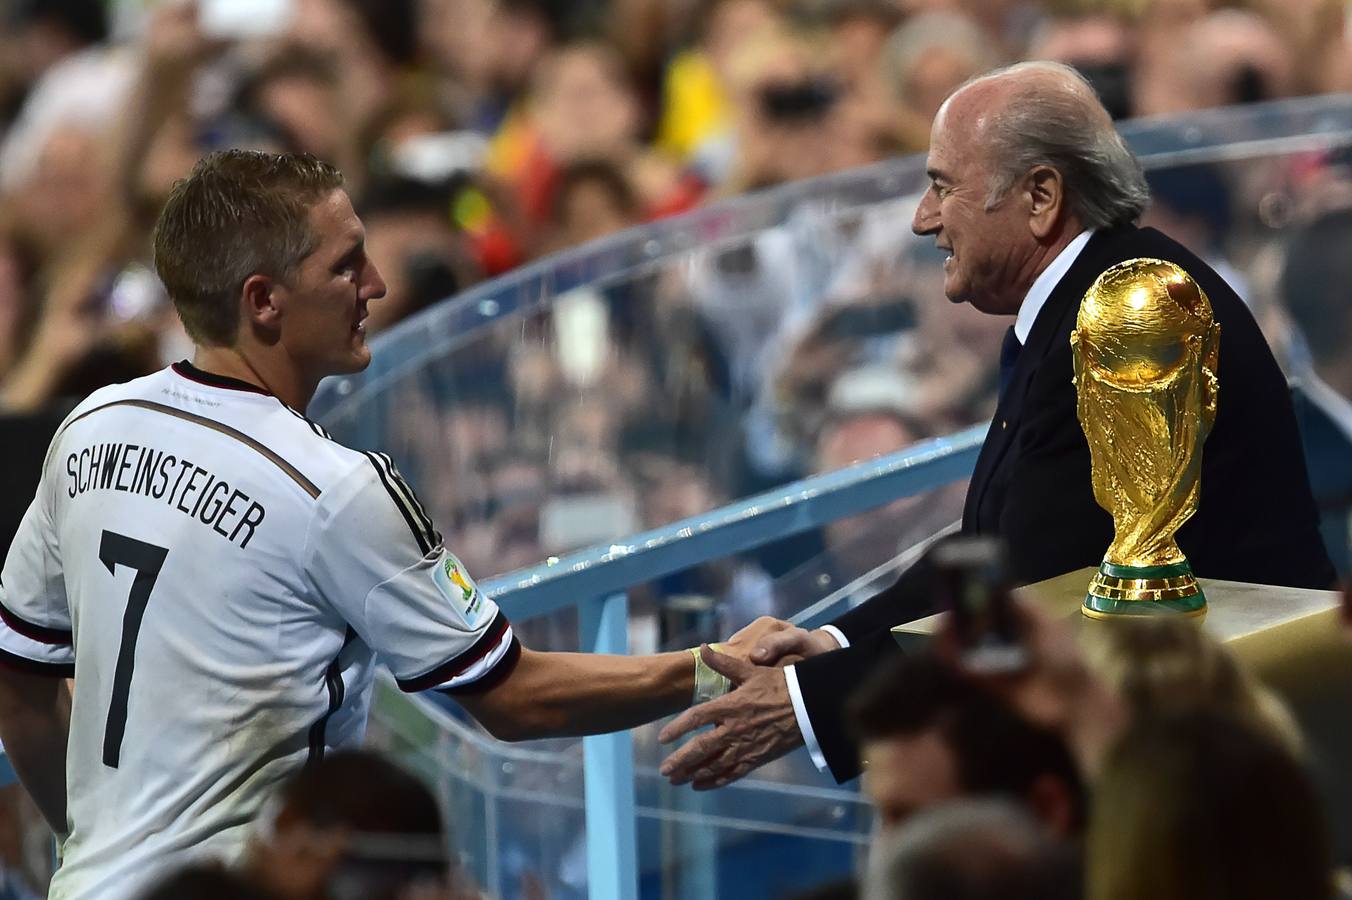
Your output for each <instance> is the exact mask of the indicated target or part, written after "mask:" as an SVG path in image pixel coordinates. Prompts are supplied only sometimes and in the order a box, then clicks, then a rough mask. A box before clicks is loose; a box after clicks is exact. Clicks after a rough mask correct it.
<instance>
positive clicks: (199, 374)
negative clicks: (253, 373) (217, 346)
mask: <svg viewBox="0 0 1352 900" xmlns="http://www.w3.org/2000/svg"><path fill="white" fill-rule="evenodd" d="M170 368H171V369H173V370H174V372H175V373H176V374H177V375H179V376H181V377H183V378H186V379H188V380H189V381H195V382H197V383H198V384H205V385H209V386H211V387H218V388H227V389H229V390H232V391H243V392H245V393H249V394H262V395H264V396H266V397H270V396H272V392H271V391H269V390H265V389H264V388H261V387H259V386H258V385H256V384H250V383H249V382H247V381H244V380H243V379H240V378H231V377H230V376H229V375H218V374H216V373H215V372H208V371H206V370H205V369H199V368H197V366H194V365H193V364H192V363H190V362H188V361H187V360H186V359H181V360H179V361H178V362H176V363H174V364H173V365H172V366H170Z"/></svg>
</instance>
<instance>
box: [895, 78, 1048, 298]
mask: <svg viewBox="0 0 1352 900" xmlns="http://www.w3.org/2000/svg"><path fill="white" fill-rule="evenodd" d="M987 106H989V104H987ZM988 112H989V110H988V109H982V107H981V104H980V102H977V101H972V100H970V99H969V98H968V97H966V96H963V95H962V94H958V95H955V96H954V97H953V98H951V99H950V100H949V101H948V102H946V103H945V104H944V105H943V107H942V108H941V109H940V110H939V114H938V116H936V117H935V120H934V127H933V129H932V131H931V134H930V149H929V156H928V158H927V159H926V169H927V170H928V174H929V177H930V187H929V190H927V191H925V193H924V195H923V196H922V197H921V198H920V205H919V206H918V207H917V208H916V211H915V218H914V219H913V220H912V222H911V230H912V231H914V232H915V233H916V234H919V235H932V236H933V237H934V243H935V245H936V246H937V247H938V248H939V249H941V250H945V251H947V252H948V254H949V256H948V258H947V259H945V260H944V295H945V296H946V297H948V299H949V300H951V301H952V302H954V303H970V304H972V305H973V306H975V307H976V308H977V309H979V310H981V311H982V312H986V313H995V314H1012V313H1015V312H1017V311H1018V309H1019V304H1020V302H1022V300H1023V295H1024V294H1025V293H1026V292H1027V290H1028V288H1029V287H1030V286H1031V285H1032V278H1031V277H1030V275H1029V272H1030V267H1029V263H1030V260H1031V258H1032V252H1031V251H1032V250H1034V249H1035V248H1036V246H1037V244H1036V241H1035V240H1034V238H1033V235H1032V232H1031V230H1030V229H1029V222H1028V215H1027V213H1026V211H1025V209H1024V204H1022V203H1020V202H1019V200H1020V197H1019V193H1018V190H1017V189H1015V190H1011V191H1010V192H1009V194H1008V195H1007V196H1005V197H1004V198H1001V199H1000V200H998V201H997V202H996V203H995V204H994V205H991V204H989V203H988V200H989V199H990V187H991V182H992V173H993V170H994V168H995V167H994V165H993V160H991V159H989V156H990V153H989V152H988V150H987V147H986V146H985V144H984V142H982V141H981V139H980V134H981V132H982V131H983V130H984V129H983V127H982V126H983V123H982V121H981V117H982V114H983V113H988Z"/></svg>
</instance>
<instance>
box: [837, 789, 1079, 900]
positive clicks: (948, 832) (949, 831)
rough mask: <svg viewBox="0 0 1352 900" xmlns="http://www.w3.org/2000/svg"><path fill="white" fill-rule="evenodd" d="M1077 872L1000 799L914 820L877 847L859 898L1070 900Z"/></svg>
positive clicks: (1033, 824)
mask: <svg viewBox="0 0 1352 900" xmlns="http://www.w3.org/2000/svg"><path fill="white" fill-rule="evenodd" d="M1079 880H1080V872H1079V869H1078V866H1077V865H1076V864H1075V861H1074V858H1073V856H1072V855H1071V854H1070V853H1069V852H1068V851H1066V850H1065V849H1063V848H1061V847H1058V846H1057V844H1056V843H1055V842H1054V841H1052V840H1050V839H1049V838H1048V837H1047V836H1046V834H1045V832H1044V830H1043V828H1042V826H1041V824H1040V823H1039V822H1038V821H1037V820H1036V819H1033V818H1031V817H1030V816H1029V815H1028V814H1027V813H1026V812H1025V811H1023V810H1021V809H1019V808H1018V807H1016V806H1012V805H1010V804H1008V803H1006V802H1003V801H998V800H962V801H959V802H957V803H954V804H952V805H950V806H946V807H943V808H939V809H932V810H928V811H926V812H923V813H921V814H919V815H917V816H916V817H915V818H914V819H913V820H911V821H910V822H908V823H907V824H906V825H904V826H903V827H902V828H900V829H898V831H897V832H896V833H894V834H891V835H888V836H886V837H885V838H883V840H882V841H880V842H879V844H878V846H877V847H875V849H874V852H873V855H872V859H871V860H870V862H869V872H868V880H867V882H866V883H865V885H864V891H863V895H862V897H863V900H1074V898H1077V897H1079V896H1081V894H1080V885H1079Z"/></svg>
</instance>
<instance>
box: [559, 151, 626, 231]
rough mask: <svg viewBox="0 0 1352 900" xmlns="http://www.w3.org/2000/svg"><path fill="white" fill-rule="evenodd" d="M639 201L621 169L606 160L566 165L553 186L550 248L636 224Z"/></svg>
mask: <svg viewBox="0 0 1352 900" xmlns="http://www.w3.org/2000/svg"><path fill="white" fill-rule="evenodd" d="M638 216H639V200H638V196H637V195H636V194H635V193H634V187H633V185H632V184H630V182H629V179H628V177H627V176H626V175H625V174H624V171H623V170H622V169H621V168H620V167H619V166H616V165H615V164H614V163H612V162H609V161H606V160H599V159H595V160H584V161H581V162H576V163H572V164H571V165H568V166H565V167H564V168H563V170H562V171H560V172H559V180H558V185H557V186H556V187H555V189H554V210H553V215H552V217H551V220H552V225H553V228H554V233H553V235H552V237H551V239H550V241H549V243H550V246H551V248H553V249H563V248H565V247H572V246H575V245H577V244H585V243H587V242H588V241H594V240H598V239H600V238H603V237H606V236H607V235H610V234H614V233H615V232H617V231H622V230H624V229H625V228H628V227H630V226H631V225H635V224H637V223H638Z"/></svg>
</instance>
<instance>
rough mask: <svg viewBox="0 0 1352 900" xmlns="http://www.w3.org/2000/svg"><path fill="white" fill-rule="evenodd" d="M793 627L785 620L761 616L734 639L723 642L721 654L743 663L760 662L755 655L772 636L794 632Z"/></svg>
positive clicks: (735, 635)
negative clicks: (784, 632) (783, 632)
mask: <svg viewBox="0 0 1352 900" xmlns="http://www.w3.org/2000/svg"><path fill="white" fill-rule="evenodd" d="M792 630H793V626H792V625H790V624H789V623H788V622H785V621H784V620H783V619H776V618H774V617H773V616H761V617H760V618H758V619H756V621H754V622H752V623H751V624H750V625H748V626H746V627H745V628H743V629H741V630H740V631H738V632H736V633H735V634H733V636H732V637H730V638H728V639H727V640H726V641H723V642H722V643H721V644H720V645H719V648H718V650H719V652H720V653H722V654H723V655H724V656H733V657H736V658H737V659H740V660H742V661H743V662H752V663H756V662H759V661H758V660H756V659H754V658H753V654H754V653H755V651H756V650H757V648H759V647H760V645H761V644H762V643H763V642H764V640H765V638H767V637H769V636H770V635H774V634H778V633H780V632H782V631H792Z"/></svg>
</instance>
